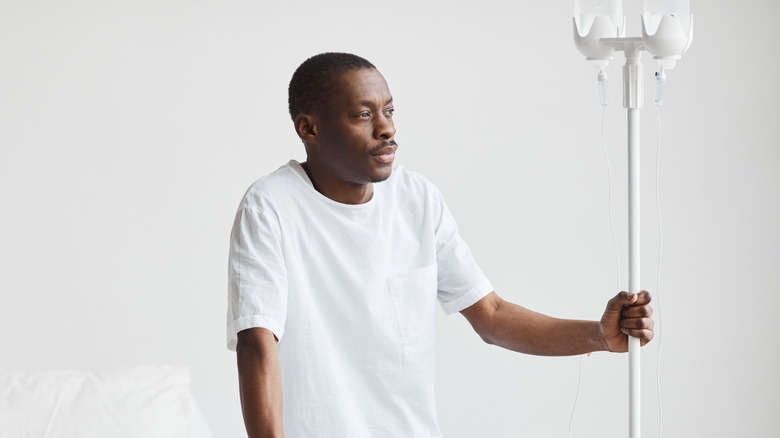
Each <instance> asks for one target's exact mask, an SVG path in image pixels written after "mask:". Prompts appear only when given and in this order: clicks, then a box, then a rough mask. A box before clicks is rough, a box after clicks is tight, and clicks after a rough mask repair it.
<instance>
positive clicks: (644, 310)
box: [621, 306, 653, 318]
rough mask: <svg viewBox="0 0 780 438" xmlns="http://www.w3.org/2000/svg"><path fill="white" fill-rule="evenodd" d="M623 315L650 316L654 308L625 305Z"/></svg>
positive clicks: (626, 316)
mask: <svg viewBox="0 0 780 438" xmlns="http://www.w3.org/2000/svg"><path fill="white" fill-rule="evenodd" d="M621 315H623V317H624V318H650V317H651V316H653V308H652V307H650V306H631V307H624V308H623V312H622V313H621Z"/></svg>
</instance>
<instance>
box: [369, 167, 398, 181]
mask: <svg viewBox="0 0 780 438" xmlns="http://www.w3.org/2000/svg"><path fill="white" fill-rule="evenodd" d="M392 173H393V168H392V166H390V167H388V169H387V170H382V171H381V172H379V173H378V174H377V175H373V176H372V177H371V182H372V183H378V182H382V181H384V180H386V179H387V178H390V175H391V174H392Z"/></svg>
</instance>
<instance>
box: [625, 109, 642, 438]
mask: <svg viewBox="0 0 780 438" xmlns="http://www.w3.org/2000/svg"><path fill="white" fill-rule="evenodd" d="M639 265H640V264H639V109H638V108H630V109H628V292H630V293H634V294H636V293H639ZM639 347H640V344H639V339H638V338H634V337H629V338H628V380H629V382H628V410H629V414H628V429H629V435H628V436H629V437H630V438H639V437H640V434H641V418H640V376H641V373H640V367H639V365H640V360H639V359H640V356H639Z"/></svg>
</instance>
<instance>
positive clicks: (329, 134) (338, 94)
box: [289, 53, 397, 191]
mask: <svg viewBox="0 0 780 438" xmlns="http://www.w3.org/2000/svg"><path fill="white" fill-rule="evenodd" d="M289 103H290V116H291V117H292V118H293V122H294V124H295V130H296V132H297V133H298V136H299V137H300V138H301V139H302V140H303V142H304V144H305V145H306V154H307V162H306V164H307V166H306V167H307V171H309V173H310V176H311V175H314V176H316V177H317V178H313V179H319V181H316V180H315V181H314V183H315V186H317V185H320V186H321V187H323V188H324V185H326V184H329V185H331V186H333V187H341V188H342V189H346V190H349V187H350V186H353V187H359V186H366V185H368V184H370V183H373V182H379V181H383V180H385V179H387V178H388V177H389V176H390V173H391V171H392V164H393V159H394V157H395V150H396V148H397V144H396V143H395V140H394V135H395V126H394V124H393V111H394V109H393V97H392V95H391V94H390V90H389V88H388V87H387V83H386V82H385V79H384V77H382V75H381V74H380V73H379V71H377V69H376V68H375V67H374V66H373V64H371V63H370V62H368V61H366V60H365V59H363V58H360V57H358V56H355V55H350V54H346V53H323V54H321V55H317V56H314V57H312V58H309V59H308V60H307V61H306V62H304V63H303V64H302V65H301V66H300V67H299V68H298V70H296V72H295V74H294V75H293V78H292V80H291V81H290V96H289ZM318 190H321V189H320V188H319V187H318ZM321 191H322V190H321Z"/></svg>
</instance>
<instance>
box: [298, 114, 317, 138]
mask: <svg viewBox="0 0 780 438" xmlns="http://www.w3.org/2000/svg"><path fill="white" fill-rule="evenodd" d="M293 124H294V125H295V132H296V133H297V134H298V137H300V138H301V140H303V142H304V143H306V144H316V143H317V125H316V123H315V120H314V117H313V116H312V115H311V114H298V116H296V117H295V120H294V121H293Z"/></svg>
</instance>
